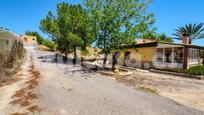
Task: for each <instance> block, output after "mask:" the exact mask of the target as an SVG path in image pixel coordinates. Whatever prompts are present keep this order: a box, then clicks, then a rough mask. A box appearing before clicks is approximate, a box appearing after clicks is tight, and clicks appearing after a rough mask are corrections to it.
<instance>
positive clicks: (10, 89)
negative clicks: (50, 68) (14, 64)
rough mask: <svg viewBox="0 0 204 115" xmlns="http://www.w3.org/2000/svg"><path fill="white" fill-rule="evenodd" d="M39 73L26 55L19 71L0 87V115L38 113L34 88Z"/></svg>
mask: <svg viewBox="0 0 204 115" xmlns="http://www.w3.org/2000/svg"><path fill="white" fill-rule="evenodd" d="M39 76H40V73H39V72H38V71H37V70H36V69H35V68H34V65H33V63H32V57H30V55H29V54H27V55H26V56H25V58H24V63H23V64H22V68H21V70H20V71H19V72H18V73H17V74H16V75H14V76H13V77H12V78H11V80H9V81H7V82H5V83H3V85H2V86H0V115H33V114H34V113H35V112H39V111H40V108H39V107H38V106H37V103H38V95H37V94H36V91H35V87H36V85H37V84H38V79H39V78H38V77H39Z"/></svg>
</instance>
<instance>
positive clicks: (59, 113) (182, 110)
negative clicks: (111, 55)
mask: <svg viewBox="0 0 204 115" xmlns="http://www.w3.org/2000/svg"><path fill="white" fill-rule="evenodd" d="M28 55H30V56H31V57H32V60H33V64H34V66H35V68H36V69H37V70H38V71H39V72H40V73H41V78H40V80H39V83H38V86H37V87H36V89H35V92H36V93H37V94H38V96H39V98H38V101H36V102H35V104H37V105H38V106H39V107H40V109H41V111H40V112H39V113H36V115H38V114H39V115H204V112H201V111H199V110H196V109H194V108H190V107H187V106H184V105H182V104H179V103H176V102H174V101H172V100H170V99H167V98H165V97H162V96H159V95H157V94H151V93H146V92H142V91H139V90H137V89H135V88H134V87H128V86H125V85H123V84H122V83H119V82H117V81H116V80H114V79H111V78H109V77H106V76H103V75H100V74H97V73H94V72H90V71H82V69H81V67H80V66H73V65H71V64H63V63H52V62H51V61H49V59H51V58H52V57H53V56H54V53H50V52H42V51H29V52H28ZM42 56H44V58H45V56H46V58H47V59H46V60H45V59H44V58H43V59H42V58H39V57H42ZM0 90H1V89H0ZM0 104H1V99H0ZM7 109H8V107H7ZM0 111H6V110H5V109H4V108H2V109H1V108H0ZM4 114H5V113H2V114H1V115H4ZM5 115H6V114H5ZM31 115H32V114H31Z"/></svg>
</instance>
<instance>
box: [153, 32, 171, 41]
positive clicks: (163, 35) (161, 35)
mask: <svg viewBox="0 0 204 115" xmlns="http://www.w3.org/2000/svg"><path fill="white" fill-rule="evenodd" d="M157 40H159V41H164V42H173V39H172V38H171V37H167V35H166V34H164V33H163V34H158V35H157Z"/></svg>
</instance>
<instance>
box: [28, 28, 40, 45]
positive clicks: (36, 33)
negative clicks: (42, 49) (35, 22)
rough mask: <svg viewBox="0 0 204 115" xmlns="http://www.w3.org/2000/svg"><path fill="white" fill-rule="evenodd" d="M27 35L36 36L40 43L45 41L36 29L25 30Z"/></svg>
mask: <svg viewBox="0 0 204 115" xmlns="http://www.w3.org/2000/svg"><path fill="white" fill-rule="evenodd" d="M25 35H28V36H36V37H37V42H38V44H42V43H43V41H44V38H43V37H42V36H41V35H40V34H39V33H38V32H36V31H27V32H25Z"/></svg>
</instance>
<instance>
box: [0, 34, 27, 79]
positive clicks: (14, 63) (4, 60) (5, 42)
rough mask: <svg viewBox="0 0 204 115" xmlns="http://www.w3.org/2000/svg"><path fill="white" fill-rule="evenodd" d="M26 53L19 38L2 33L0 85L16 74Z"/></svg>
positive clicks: (0, 40)
mask: <svg viewBox="0 0 204 115" xmlns="http://www.w3.org/2000/svg"><path fill="white" fill-rule="evenodd" d="M24 53H25V49H24V48H23V43H22V42H21V41H20V40H19V39H18V37H17V36H15V35H14V34H12V33H10V32H3V31H0V83H1V82H3V81H5V80H7V79H8V78H9V77H10V76H11V75H12V74H13V73H15V72H16V70H17V69H18V68H19V67H20V65H21V59H22V58H23V56H24Z"/></svg>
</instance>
